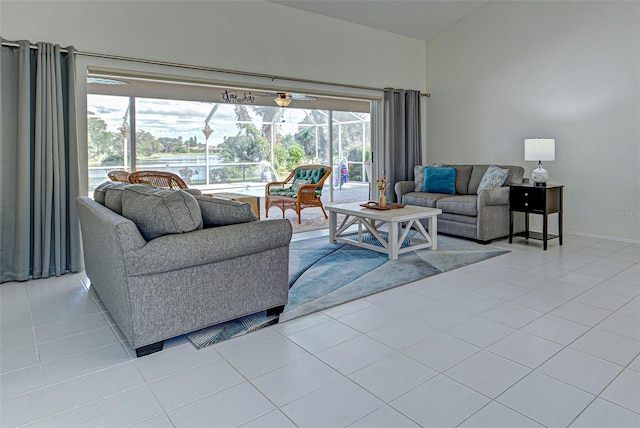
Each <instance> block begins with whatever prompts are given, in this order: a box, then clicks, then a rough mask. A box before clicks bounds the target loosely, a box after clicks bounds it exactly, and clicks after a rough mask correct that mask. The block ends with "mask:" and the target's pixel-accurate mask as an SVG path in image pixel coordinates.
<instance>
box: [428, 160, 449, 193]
mask: <svg viewBox="0 0 640 428" xmlns="http://www.w3.org/2000/svg"><path fill="white" fill-rule="evenodd" d="M424 191H425V192H428V193H447V194H450V195H455V194H456V169H455V168H452V167H433V166H427V167H425V169H424Z"/></svg>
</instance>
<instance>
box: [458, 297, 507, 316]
mask: <svg viewBox="0 0 640 428" xmlns="http://www.w3.org/2000/svg"><path fill="white" fill-rule="evenodd" d="M502 303H504V301H502V300H500V299H496V298H495V297H490V296H485V295H483V294H479V293H474V292H471V293H468V294H465V295H462V296H460V297H456V298H455V299H453V300H451V301H449V302H448V304H449V305H451V306H453V307H454V308H456V309H460V310H462V311H464V312H466V313H469V314H472V315H478V314H481V313H483V312H486V311H488V310H490V309H493V308H495V307H496V306H498V305H501V304H502Z"/></svg>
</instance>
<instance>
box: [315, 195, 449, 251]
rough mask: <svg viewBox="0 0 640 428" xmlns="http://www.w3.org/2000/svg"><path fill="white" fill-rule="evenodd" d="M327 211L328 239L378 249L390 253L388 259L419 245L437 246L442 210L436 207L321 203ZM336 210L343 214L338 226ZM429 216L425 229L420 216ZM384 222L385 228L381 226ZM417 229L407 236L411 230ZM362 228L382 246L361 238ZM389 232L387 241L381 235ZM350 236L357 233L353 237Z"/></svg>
mask: <svg viewBox="0 0 640 428" xmlns="http://www.w3.org/2000/svg"><path fill="white" fill-rule="evenodd" d="M324 207H325V209H326V210H327V211H329V241H330V242H332V243H335V242H337V241H340V242H345V243H347V244H351V245H355V246H358V247H363V248H367V249H369V250H374V251H379V252H381V253H385V254H388V255H389V260H396V259H397V258H398V254H402V253H406V252H408V251H414V250H419V249H422V248H431V249H432V250H436V249H437V248H438V215H439V214H442V210H441V209H438V208H426V207H419V206H415V205H406V206H404V207H403V208H395V209H390V210H376V209H373V208H364V207H362V206H360V203H359V202H350V203H346V204H328V205H325V206H324ZM338 214H343V215H344V216H345V218H344V219H343V220H342V222H341V223H340V226H338ZM422 219H428V225H429V230H428V231H427V230H426V229H425V228H424V226H423V225H422V223H420V220H422ZM353 225H357V226H358V227H357V230H353V229H351V230H348V229H349V228H350V227H351V226H353ZM383 225H386V231H385V230H381V229H380V228H381V227H382V226H383ZM412 229H413V230H415V231H416V233H415V234H413V235H412V236H409V231H410V230H412ZM363 232H365V233H366V232H368V233H370V234H371V235H372V236H374V237H375V238H376V239H377V240H378V242H380V245H381V246H377V245H372V244H368V243H366V242H363V240H362V236H363ZM385 232H386V234H387V235H388V238H389V242H387V240H386V239H384V238H383V237H382V235H381V233H385ZM353 236H357V240H354V239H353V238H350V237H353ZM405 239H406V240H408V241H409V242H410V243H411V245H410V246H407V247H405V248H401V246H402V243H403V242H404V241H405Z"/></svg>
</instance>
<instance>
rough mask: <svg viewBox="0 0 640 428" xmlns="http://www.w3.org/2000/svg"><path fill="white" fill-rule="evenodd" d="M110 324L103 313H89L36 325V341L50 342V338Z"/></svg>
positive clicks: (54, 338)
mask: <svg viewBox="0 0 640 428" xmlns="http://www.w3.org/2000/svg"><path fill="white" fill-rule="evenodd" d="M108 326H109V323H108V322H107V320H106V319H105V317H104V316H103V315H102V313H98V314H93V315H88V316H85V317H81V318H74V319H70V320H65V321H60V322H57V323H54V324H47V325H43V326H41V327H36V328H35V332H36V341H37V342H38V343H41V342H48V341H50V340H56V339H60V338H63V337H66V336H71V335H74V334H78V333H85V332H88V331H92V330H97V329H99V328H102V327H108Z"/></svg>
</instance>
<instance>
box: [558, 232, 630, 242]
mask: <svg viewBox="0 0 640 428" xmlns="http://www.w3.org/2000/svg"><path fill="white" fill-rule="evenodd" d="M564 234H565V236H566V235H575V236H582V237H584V238H593V239H604V240H607V241H615V242H624V243H627V244H636V245H640V240H639V239H628V238H620V237H619V236H608V235H598V234H597V233H585V232H572V231H566V232H565V233H564Z"/></svg>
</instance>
